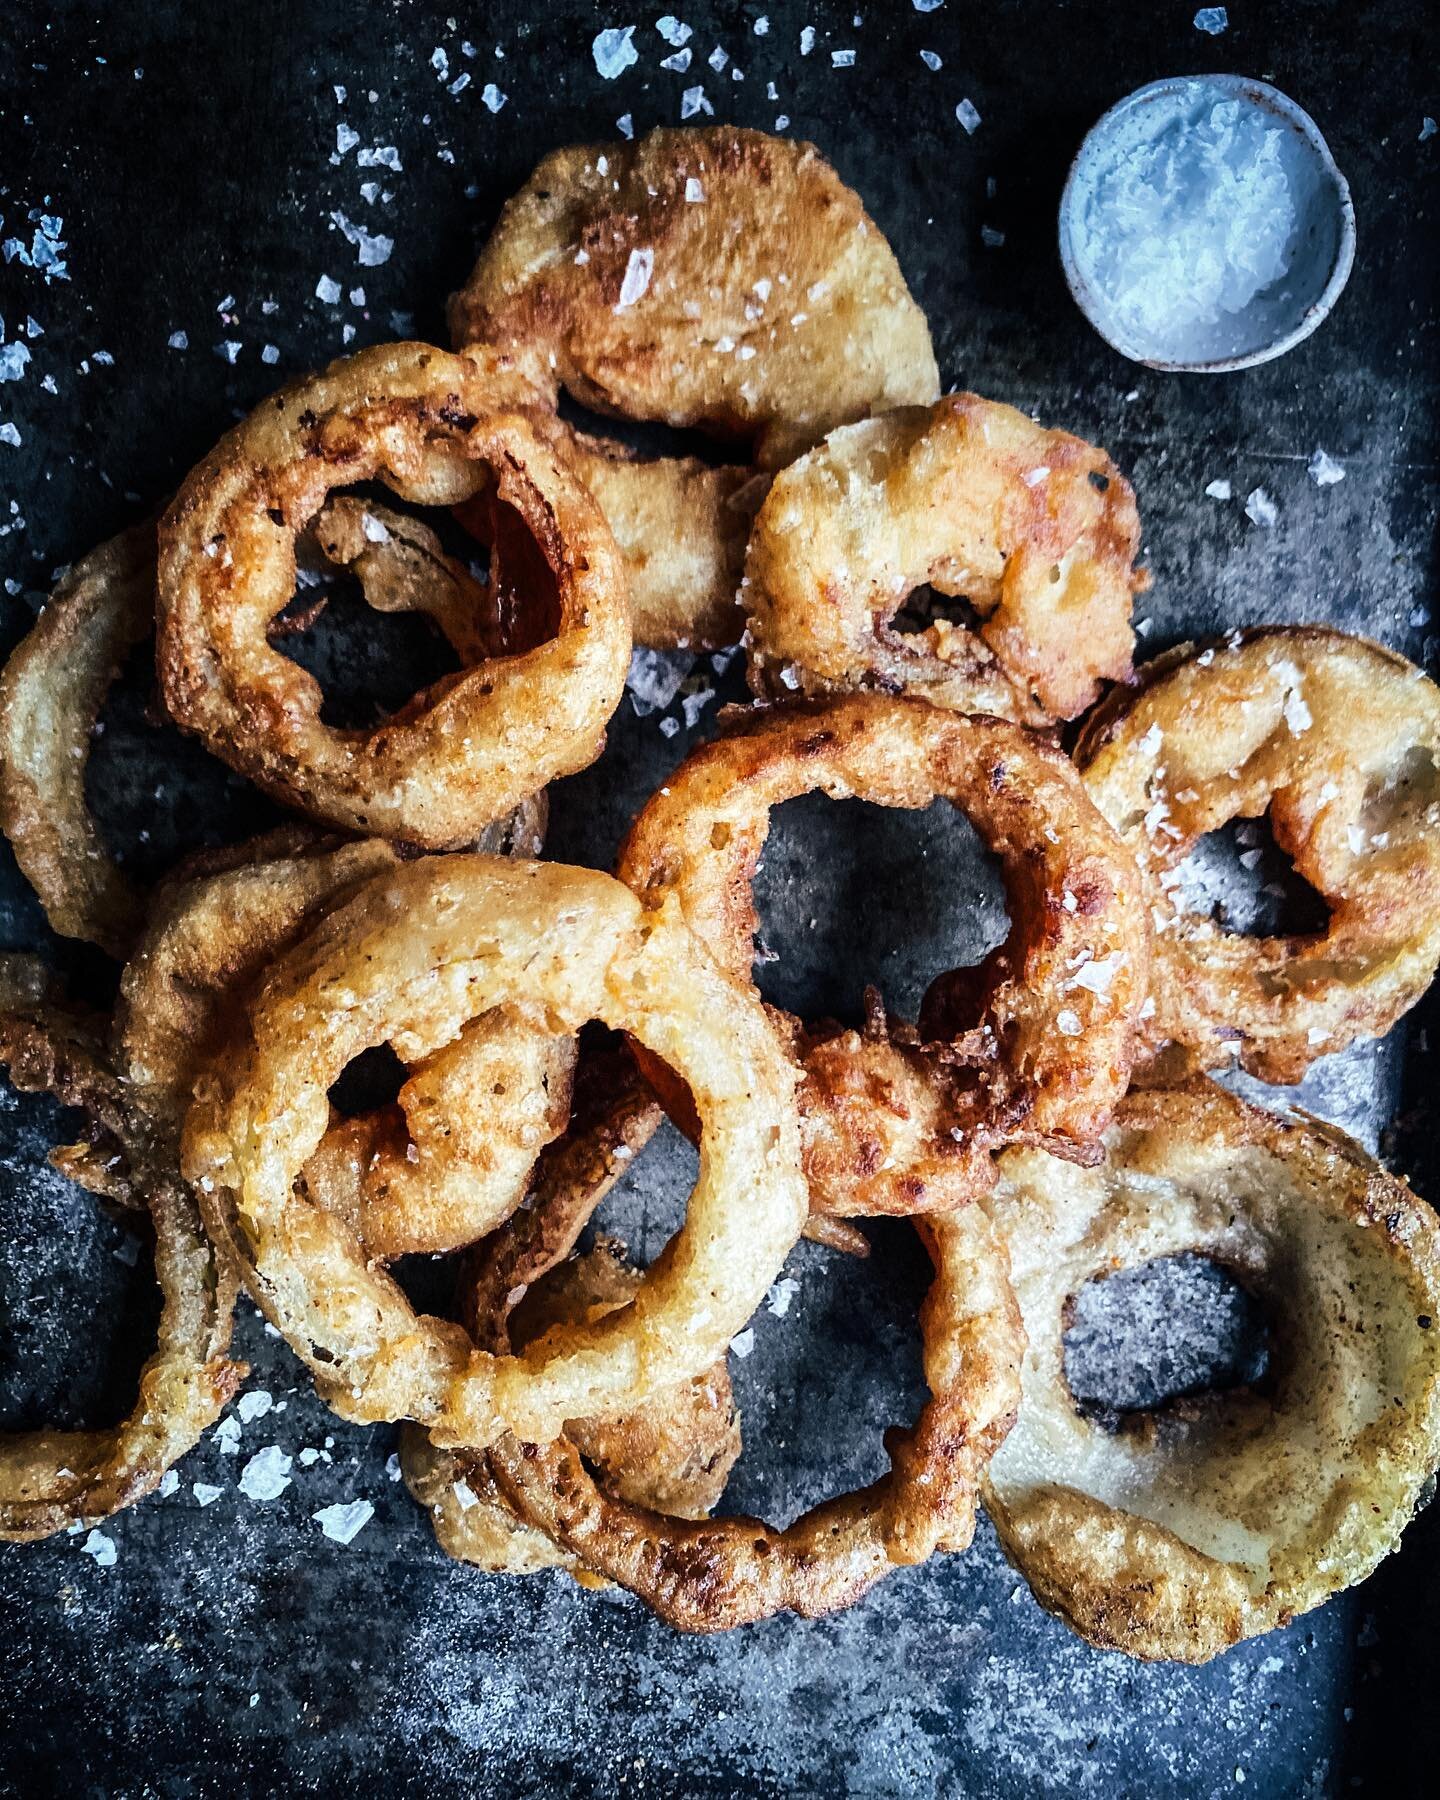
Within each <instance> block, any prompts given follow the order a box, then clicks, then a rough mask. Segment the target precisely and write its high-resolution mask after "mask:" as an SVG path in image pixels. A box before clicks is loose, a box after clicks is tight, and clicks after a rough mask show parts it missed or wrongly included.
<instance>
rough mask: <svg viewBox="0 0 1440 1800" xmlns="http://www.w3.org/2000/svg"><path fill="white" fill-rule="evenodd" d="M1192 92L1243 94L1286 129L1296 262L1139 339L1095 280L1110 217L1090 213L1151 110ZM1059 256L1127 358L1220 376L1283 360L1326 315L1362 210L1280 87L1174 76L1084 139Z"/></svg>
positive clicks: (1083, 300)
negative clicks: (1096, 254)
mask: <svg viewBox="0 0 1440 1800" xmlns="http://www.w3.org/2000/svg"><path fill="white" fill-rule="evenodd" d="M1189 89H1196V90H1198V92H1197V95H1196V96H1195V97H1196V99H1198V100H1199V101H1202V102H1203V103H1206V104H1208V103H1210V102H1212V101H1216V102H1218V101H1225V100H1237V101H1239V102H1240V104H1241V106H1242V108H1253V109H1255V110H1256V111H1258V112H1259V113H1262V114H1263V115H1264V119H1265V124H1266V126H1267V127H1269V128H1272V129H1273V128H1274V127H1276V126H1278V127H1279V128H1280V129H1281V131H1282V132H1283V133H1285V136H1284V138H1283V139H1282V140H1281V154H1282V156H1283V158H1284V161H1285V165H1286V173H1287V176H1288V178H1289V181H1290V187H1291V195H1292V199H1293V202H1294V206H1295V213H1296V224H1295V230H1294V233H1293V235H1292V238H1291V256H1290V265H1289V267H1288V269H1287V270H1286V271H1285V273H1284V274H1283V275H1282V276H1280V277H1279V278H1278V279H1277V280H1275V281H1273V282H1271V283H1270V285H1269V286H1268V287H1264V288H1262V289H1261V290H1260V292H1259V293H1257V294H1256V295H1255V296H1254V297H1253V298H1252V299H1251V300H1250V301H1249V303H1248V304H1247V305H1246V306H1244V307H1243V308H1242V309H1241V310H1240V311H1238V312H1233V313H1229V312H1222V313H1221V314H1220V316H1219V318H1218V319H1217V320H1215V321H1209V322H1207V321H1198V322H1185V321H1177V322H1176V323H1175V324H1174V325H1173V326H1171V327H1169V328H1161V329H1159V330H1157V331H1155V332H1153V333H1149V332H1147V333H1145V341H1141V340H1140V337H1139V335H1137V332H1136V329H1135V326H1134V323H1133V321H1130V320H1124V319H1122V318H1120V317H1119V316H1118V313H1117V309H1116V307H1115V306H1114V304H1113V302H1112V301H1111V298H1110V296H1109V295H1108V294H1106V293H1105V292H1104V291H1103V289H1102V288H1101V287H1100V285H1099V283H1098V282H1097V281H1096V280H1095V279H1094V278H1093V274H1092V272H1091V269H1090V261H1089V250H1088V246H1089V245H1090V244H1091V243H1093V240H1094V239H1095V236H1096V234H1097V231H1100V232H1103V229H1104V223H1103V217H1102V219H1101V221H1100V223H1099V225H1098V226H1097V223H1096V221H1095V219H1094V217H1093V216H1091V217H1089V219H1088V221H1087V217H1086V210H1087V207H1088V206H1089V203H1090V202H1091V200H1092V199H1093V196H1094V194H1095V191H1096V187H1097V185H1098V183H1099V182H1100V181H1101V180H1102V179H1103V178H1104V177H1105V176H1106V174H1107V173H1109V172H1110V170H1111V169H1112V168H1113V167H1114V158H1115V157H1116V155H1117V154H1119V153H1120V152H1121V151H1123V149H1124V148H1125V147H1126V146H1127V144H1128V145H1133V144H1136V143H1138V142H1140V141H1143V139H1144V137H1145V134H1146V129H1147V119H1146V115H1147V114H1149V115H1151V116H1152V117H1153V118H1155V119H1156V120H1157V121H1158V120H1159V119H1160V118H1161V117H1162V116H1167V115H1172V114H1173V109H1174V107H1175V106H1176V104H1177V103H1179V102H1182V101H1184V100H1186V99H1187V97H1188V96H1187V92H1186V91H1187V90H1189ZM1152 129H1153V127H1152ZM1060 260H1061V262H1062V263H1063V264H1064V267H1065V279H1066V280H1067V281H1068V282H1069V284H1070V292H1071V293H1072V294H1073V295H1074V296H1075V300H1076V303H1077V304H1078V306H1079V307H1080V310H1081V311H1082V312H1083V313H1084V314H1085V317H1086V318H1087V319H1089V321H1090V323H1091V324H1092V325H1093V326H1094V327H1095V329H1096V330H1097V331H1098V332H1099V333H1100V335H1101V337H1103V338H1104V339H1105V341H1106V343H1107V344H1109V345H1111V346H1112V348H1114V349H1116V350H1118V351H1119V352H1120V354H1121V355H1122V356H1128V357H1129V358H1130V360H1131V361H1132V362H1138V363H1145V364H1146V365H1147V366H1148V367H1150V368H1152V369H1172V370H1193V371H1198V372H1200V373H1210V374H1221V373H1224V372H1226V371H1228V370H1231V369H1248V368H1250V367H1252V366H1253V365H1254V364H1255V363H1262V362H1269V361H1270V359H1271V358H1272V357H1275V356H1283V355H1284V353H1285V352H1286V351H1287V350H1290V349H1293V348H1294V346H1295V345H1296V344H1298V343H1300V342H1302V340H1303V339H1305V338H1307V337H1309V335H1310V333H1311V332H1312V331H1314V330H1315V329H1316V327H1317V326H1318V325H1319V324H1320V322H1321V321H1322V320H1323V319H1324V318H1326V317H1327V316H1328V314H1329V312H1330V310H1331V308H1332V307H1333V306H1334V304H1335V302H1336V300H1337V299H1338V298H1339V297H1340V292H1341V290H1342V288H1343V287H1344V286H1345V283H1346V281H1347V280H1348V279H1349V276H1350V268H1351V264H1352V263H1353V262H1354V260H1355V208H1354V206H1353V205H1352V203H1351V200H1350V188H1349V185H1348V184H1347V182H1346V180H1345V177H1344V176H1343V175H1342V174H1341V173H1340V171H1339V169H1337V168H1336V166H1335V159H1334V157H1333V156H1331V154H1330V150H1329V146H1328V145H1327V144H1326V142H1325V139H1324V138H1323V137H1322V136H1321V135H1320V129H1319V127H1318V126H1317V125H1316V123H1315V121H1314V120H1313V119H1312V118H1311V117H1310V115H1309V113H1307V112H1305V111H1303V110H1302V109H1301V108H1300V107H1298V106H1297V105H1296V104H1295V102H1294V101H1293V100H1291V99H1289V98H1288V96H1286V95H1285V94H1282V93H1281V92H1280V90H1279V89H1278V88H1273V87H1271V86H1270V85H1269V83H1268V82H1264V81H1251V80H1249V79H1247V78H1246V77H1244V76H1241V75H1187V76H1175V77H1172V78H1170V79H1168V80H1165V81H1154V82H1151V83H1150V84H1149V86H1148V87H1142V88H1137V89H1136V91H1135V92H1134V93H1133V94H1129V95H1127V96H1126V98H1125V99H1123V100H1122V101H1120V102H1119V104H1118V105H1116V106H1112V107H1111V109H1110V111H1109V112H1107V113H1106V114H1105V116H1104V117H1103V118H1102V119H1100V120H1099V122H1098V123H1097V124H1096V125H1095V126H1093V127H1092V129H1091V130H1090V132H1089V133H1088V135H1087V136H1086V138H1085V141H1084V143H1082V144H1081V146H1080V150H1079V154H1078V155H1077V156H1076V158H1075V161H1074V162H1073V163H1072V164H1071V165H1070V175H1069V179H1068V180H1067V181H1066V183H1065V192H1064V194H1063V196H1062V197H1061V201H1060Z"/></svg>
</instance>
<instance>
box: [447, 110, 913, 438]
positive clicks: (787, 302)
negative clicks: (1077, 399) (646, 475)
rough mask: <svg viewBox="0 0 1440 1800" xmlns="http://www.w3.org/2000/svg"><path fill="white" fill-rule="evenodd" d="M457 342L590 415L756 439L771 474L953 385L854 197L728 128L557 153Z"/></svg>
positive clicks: (801, 150)
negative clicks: (841, 433) (835, 436)
mask: <svg viewBox="0 0 1440 1800" xmlns="http://www.w3.org/2000/svg"><path fill="white" fill-rule="evenodd" d="M450 332H451V338H452V341H453V342H455V343H456V344H457V345H461V346H466V345H471V344H486V345H492V346H495V347H497V348H498V349H500V350H501V351H502V352H504V353H506V354H508V355H511V356H513V357H515V359H516V360H517V361H519V362H521V363H522V364H525V365H526V366H527V367H529V368H531V369H533V370H534V379H535V380H536V381H537V383H539V384H541V385H546V384H548V387H549V391H550V392H551V393H552V394H554V392H555V390H556V389H558V388H564V389H566V390H567V391H568V392H569V393H570V394H572V395H573V396H574V398H575V399H577V400H579V401H580V402H582V404H584V405H586V406H589V407H593V408H594V409H595V410H596V411H599V412H603V413H612V414H618V415H620V416H622V417H626V418H632V419H657V420H663V421H664V422H665V423H667V424H669V425H675V426H698V427H700V428H701V429H702V430H705V431H709V432H712V433H715V434H717V435H719V436H721V437H724V438H730V439H735V438H750V439H753V440H754V455H755V460H756V461H757V462H758V464H759V465H760V466H761V467H762V468H777V467H780V466H781V465H783V464H784V463H785V462H788V461H789V460H790V458H791V457H792V456H794V455H796V454H797V453H798V452H799V451H801V450H804V449H806V448H808V447H809V445H811V444H813V443H816V442H817V441H818V440H819V439H820V438H822V437H824V436H825V434H826V432H828V431H830V430H832V429H833V428H834V427H835V426H836V425H843V424H848V423H850V422H851V421H852V420H855V419H860V418H866V417H868V416H869V415H870V414H872V413H879V412H885V411H887V410H888V409H889V408H891V407H893V406H905V405H915V404H924V403H925V402H927V401H930V400H933V399H934V398H935V396H936V395H937V394H938V392H939V388H940V382H939V374H938V371H937V369H936V367H935V355H934V351H933V350H932V349H931V346H930V331H929V327H928V326H927V325H926V323H925V316H924V314H923V313H922V312H921V311H920V309H919V307H918V306H916V304H915V302H914V301H913V300H912V299H911V297H910V293H909V290H908V289H907V288H906V286H905V280H904V277H903V276H902V275H901V273H900V268H899V265H898V264H897V262H896V261H895V257H894V253H893V252H892V251H891V249H890V246H889V245H888V244H887V243H886V241H885V238H884V236H883V235H882V233H881V232H880V230H879V229H878V227H877V226H876V224H875V222H874V220H873V219H871V218H870V217H869V216H868V215H867V213H866V211H865V208H864V206H863V205H862V204H861V201H860V198H859V196H858V195H857V194H855V193H854V192H853V191H852V190H851V189H850V188H847V187H846V186H845V184H844V183H843V182H842V181H841V180H840V178H839V177H838V176H837V175H836V173H835V171H834V170H833V169H832V168H831V167H830V165H829V163H827V162H826V161H825V159H824V158H823V157H822V156H821V155H820V153H819V152H818V151H817V150H816V149H815V147H814V145H813V144H803V143H796V142H794V141H792V140H790V139H788V138H777V137H770V136H768V135H766V134H765V133H764V132H759V131H744V130H741V129H739V128H737V127H735V126H731V125H715V126H707V127H704V128H703V129H700V130H689V131H675V130H667V129H665V128H661V129H659V130H656V131H652V132H650V133H648V134H647V135H646V136H645V137H644V138H642V139H641V140H640V141H639V142H638V143H634V144H625V143H617V144H603V145H600V144H579V145H575V146H573V147H571V148H570V149H566V150H557V151H555V152H553V153H552V154H551V155H550V156H547V157H546V158H545V159H544V161H543V162H541V163H540V164H539V166H538V167H537V168H536V170H535V172H534V173H533V174H532V175H531V177H530V179H529V181H528V182H526V184H525V186H524V187H523V188H521V190H520V191H519V193H518V194H516V195H514V196H513V198H512V199H510V200H509V201H508V202H507V203H506V206H505V209H504V211H503V212H502V213H501V215H500V220H499V223H498V224H497V225H496V228H495V231H494V233H493V235H492V236H491V238H490V240H489V242H488V243H487V244H486V246H485V248H484V250H483V251H482V252H481V254H480V260H479V261H478V263H477V264H476V265H475V268H474V271H473V272H472V274H471V276H470V279H469V281H468V282H467V283H466V285H465V287H464V288H463V289H462V290H461V292H460V293H458V294H456V295H455V296H454V297H453V299H452V300H451V302H450Z"/></svg>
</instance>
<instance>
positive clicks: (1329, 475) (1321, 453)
mask: <svg viewBox="0 0 1440 1800" xmlns="http://www.w3.org/2000/svg"><path fill="white" fill-rule="evenodd" d="M1306 473H1307V474H1308V475H1309V477H1310V479H1311V480H1312V481H1313V482H1314V483H1315V485H1316V487H1334V485H1335V483H1336V482H1337V481H1343V480H1344V479H1345V471H1344V469H1343V468H1342V467H1341V466H1340V464H1339V463H1338V462H1336V460H1335V458H1334V457H1333V456H1331V455H1330V454H1329V452H1328V451H1325V450H1321V449H1319V448H1317V449H1316V451H1315V454H1314V455H1313V456H1312V457H1311V458H1310V461H1309V462H1308V464H1307V465H1306Z"/></svg>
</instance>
